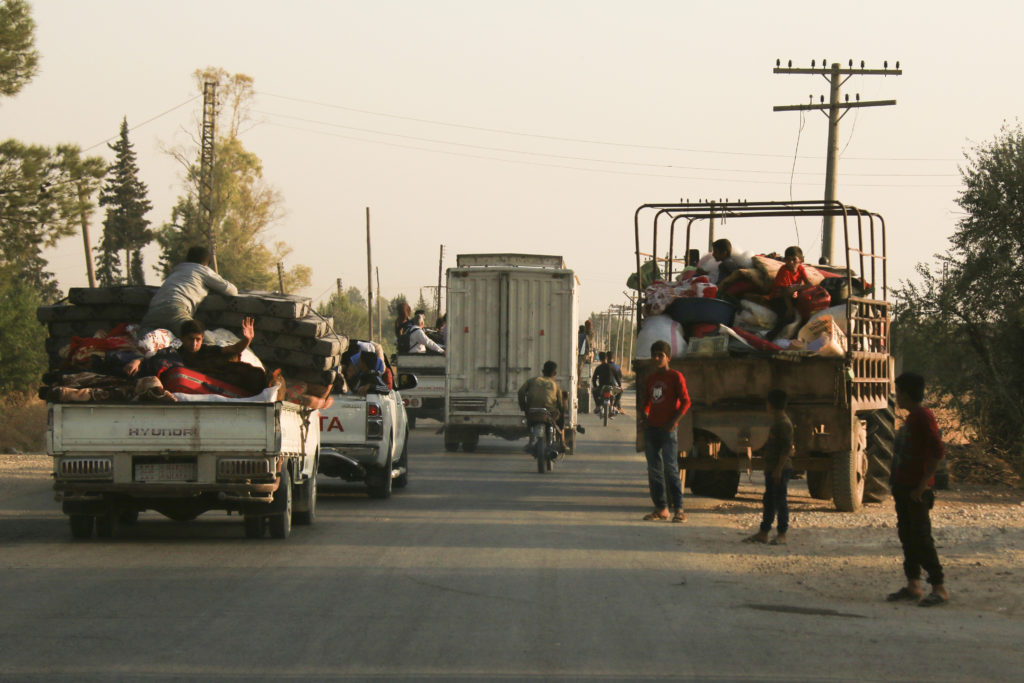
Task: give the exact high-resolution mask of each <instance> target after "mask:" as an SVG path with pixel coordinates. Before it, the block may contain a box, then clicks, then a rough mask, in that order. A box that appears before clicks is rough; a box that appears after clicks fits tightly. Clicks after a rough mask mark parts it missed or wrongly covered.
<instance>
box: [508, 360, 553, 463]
mask: <svg viewBox="0 0 1024 683" xmlns="http://www.w3.org/2000/svg"><path fill="white" fill-rule="evenodd" d="M541 373H542V374H541V376H540V377H533V378H531V379H528V380H526V382H524V383H523V386H521V387H519V409H520V410H522V411H523V412H524V413H526V416H527V419H529V417H530V409H531V408H544V409H545V410H547V411H548V413H550V415H551V419H552V421H553V422H554V423H555V424H556V425H557V426H558V430H557V431H558V433H559V434H561V433H562V428H563V416H564V411H563V410H562V390H561V389H559V387H558V382H556V381H555V375H556V374H557V373H558V364H557V363H555V361H553V360H549V361H546V362H545V363H544V367H543V368H542V369H541ZM523 450H525V451H526V452H527V453H532V452H533V432H532V431H531V432H530V441H529V442H528V443H527V444H526V447H525V448H524V449H523Z"/></svg>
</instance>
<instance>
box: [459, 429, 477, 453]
mask: <svg viewBox="0 0 1024 683" xmlns="http://www.w3.org/2000/svg"><path fill="white" fill-rule="evenodd" d="M479 444H480V432H466V433H465V434H464V435H463V437H462V450H464V451H465V452H467V453H474V452H475V451H476V447H477V446H478V445H479Z"/></svg>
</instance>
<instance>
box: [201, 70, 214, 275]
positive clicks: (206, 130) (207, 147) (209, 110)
mask: <svg viewBox="0 0 1024 683" xmlns="http://www.w3.org/2000/svg"><path fill="white" fill-rule="evenodd" d="M216 122H217V82H216V81H206V82H205V83H203V129H202V134H201V137H200V140H199V228H200V229H201V230H205V231H206V237H207V239H208V240H209V243H210V267H211V268H213V269H214V270H217V240H216V238H215V236H214V234H213V146H214V135H215V132H216V131H215V130H214V127H215V124H216Z"/></svg>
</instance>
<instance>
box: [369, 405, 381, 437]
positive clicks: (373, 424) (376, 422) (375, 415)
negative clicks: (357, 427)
mask: <svg viewBox="0 0 1024 683" xmlns="http://www.w3.org/2000/svg"><path fill="white" fill-rule="evenodd" d="M366 438H367V439H383V438H384V417H383V416H382V415H381V412H380V406H379V405H377V404H376V403H367V404H366Z"/></svg>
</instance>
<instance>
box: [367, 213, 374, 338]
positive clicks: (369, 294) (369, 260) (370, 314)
mask: <svg viewBox="0 0 1024 683" xmlns="http://www.w3.org/2000/svg"><path fill="white" fill-rule="evenodd" d="M366 315H367V317H368V318H369V323H370V324H369V327H370V329H369V331H368V332H367V334H369V335H370V341H373V259H372V258H371V257H370V207H366Z"/></svg>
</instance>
